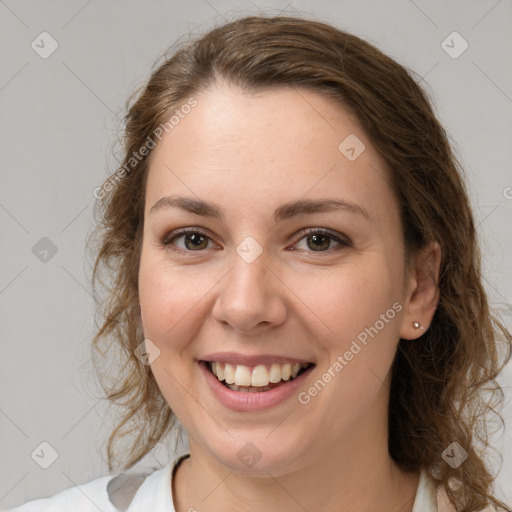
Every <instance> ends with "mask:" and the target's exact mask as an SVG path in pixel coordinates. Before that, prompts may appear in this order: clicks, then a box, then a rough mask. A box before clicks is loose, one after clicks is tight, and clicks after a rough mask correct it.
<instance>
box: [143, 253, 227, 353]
mask: <svg viewBox="0 0 512 512" xmlns="http://www.w3.org/2000/svg"><path fill="white" fill-rule="evenodd" d="M217 280H218V279H217ZM214 283H215V280H214V279H213V278H211V275H210V279H209V276H208V273H205V272H202V273H201V274H199V273H198V271H197V269H194V268H193V267H192V266H191V267H188V268H184V267H180V268H178V267H175V266H173V265H170V264H169V263H168V262H165V261H162V259H160V258H158V257H143V258H141V265H140V271H139V301H140V308H141V318H142V325H143V328H144V335H145V337H147V338H149V339H152V340H154V341H155V343H157V344H158V345H159V346H161V347H162V348H163V349H165V348H170V347H174V348H181V345H183V346H184V345H186V343H187V339H189V338H190V337H191V336H193V331H194V330H195V329H199V328H200V326H201V322H200V321H199V318H200V316H201V315H202V314H204V311H203V308H204V305H205V304H206V297H207V295H208V292H209V290H211V288H212V286H213V285H214Z"/></svg>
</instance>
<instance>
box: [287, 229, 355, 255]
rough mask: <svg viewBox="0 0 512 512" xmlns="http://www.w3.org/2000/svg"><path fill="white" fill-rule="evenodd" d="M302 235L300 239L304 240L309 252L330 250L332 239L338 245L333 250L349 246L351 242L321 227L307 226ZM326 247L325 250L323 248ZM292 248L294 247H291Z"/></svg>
mask: <svg viewBox="0 0 512 512" xmlns="http://www.w3.org/2000/svg"><path fill="white" fill-rule="evenodd" d="M302 234H305V235H306V236H303V237H302V238H301V239H300V240H299V242H300V241H301V240H306V247H307V248H308V249H311V252H331V251H332V249H330V248H329V246H330V245H331V243H332V240H335V241H336V243H337V244H338V247H337V248H335V249H334V250H338V249H339V248H340V246H341V247H351V243H350V242H349V241H348V240H345V239H343V238H340V237H339V236H337V235H336V234H335V233H333V232H332V231H329V230H327V229H321V228H309V229H307V230H306V231H303V232H302ZM324 249H327V250H324ZM293 250H294V249H293Z"/></svg>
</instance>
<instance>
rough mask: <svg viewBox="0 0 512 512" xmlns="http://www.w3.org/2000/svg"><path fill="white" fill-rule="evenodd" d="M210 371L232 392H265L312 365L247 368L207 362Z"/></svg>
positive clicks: (293, 377)
mask: <svg viewBox="0 0 512 512" xmlns="http://www.w3.org/2000/svg"><path fill="white" fill-rule="evenodd" d="M205 364H206V367H207V368H208V370H209V371H210V372H211V373H212V374H213V375H214V376H215V377H216V378H217V380H218V381H219V382H221V383H222V384H224V386H226V387H227V388H229V389H230V390H232V391H239V392H245V393H256V392H265V391H270V390H272V389H275V388H276V387H279V386H282V385H284V384H285V383H286V382H289V381H292V380H294V379H295V378H297V377H298V376H299V375H301V374H302V373H303V372H305V371H306V370H307V369H308V368H309V367H310V366H312V365H313V364H312V363H282V364H279V363H273V364H266V365H265V364H259V365H254V366H247V365H243V364H232V363H227V362H219V361H205Z"/></svg>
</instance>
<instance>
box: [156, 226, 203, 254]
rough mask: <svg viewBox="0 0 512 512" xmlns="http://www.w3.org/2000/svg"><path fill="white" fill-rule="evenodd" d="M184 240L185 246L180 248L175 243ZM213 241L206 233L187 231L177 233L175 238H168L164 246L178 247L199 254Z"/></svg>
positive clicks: (179, 247)
mask: <svg viewBox="0 0 512 512" xmlns="http://www.w3.org/2000/svg"><path fill="white" fill-rule="evenodd" d="M181 238H182V239H183V245H182V246H178V245H177V244H176V243H175V242H176V241H177V240H179V239H181ZM210 241H211V239H210V237H209V236H208V235H206V233H203V232H202V231H197V230H185V231H181V232H179V233H175V234H174V236H172V237H170V238H167V239H166V240H165V241H164V242H163V245H165V246H171V245H173V246H176V247H177V248H178V249H180V250H182V251H188V252H194V251H195V252H198V251H201V250H202V249H206V248H207V247H208V242H210Z"/></svg>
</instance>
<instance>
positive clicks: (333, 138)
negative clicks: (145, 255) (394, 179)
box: [146, 83, 393, 216]
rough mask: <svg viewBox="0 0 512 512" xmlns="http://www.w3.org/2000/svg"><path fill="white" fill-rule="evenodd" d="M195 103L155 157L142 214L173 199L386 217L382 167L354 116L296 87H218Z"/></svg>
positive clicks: (235, 208)
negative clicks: (329, 206)
mask: <svg viewBox="0 0 512 512" xmlns="http://www.w3.org/2000/svg"><path fill="white" fill-rule="evenodd" d="M194 99H195V100H196V101H197V104H196V106H195V107H194V108H192V109H190V110H189V109H187V111H188V112H189V113H187V114H183V115H182V116H180V119H179V122H178V123H176V124H175V125H174V127H173V128H172V129H171V130H170V131H169V133H167V134H165V135H164V136H163V137H162V140H161V142H159V143H158V145H157V147H156V148H155V149H154V150H153V154H152V156H151V165H150V170H149V175H148V181H147V194H146V211H148V210H149V209H150V208H151V206H152V205H153V204H154V202H155V201H157V200H158V199H160V198H161V197H162V196H163V195H166V194H171V193H173V194H174V193H181V194H186V195H188V196H190V195H195V196H197V197H198V198H201V199H205V200H208V199H211V200H214V201H215V202H216V203H219V202H221V203H222V202H224V203H226V209H227V210H229V209H231V211H232V212H233V213H235V212H241V211H244V212H248V213H251V214H254V215H259V214H261V215H264V213H265V211H266V212H267V213H268V215H269V216H270V213H271V212H270V211H269V210H267V207H270V205H272V211H274V208H277V207H278V206H279V205H280V204H281V203H284V202H288V201H291V200H296V199H299V198H304V197H307V198H309V199H315V198H320V197H322V198H324V197H326V195H328V196H330V197H339V198H343V199H345V200H348V201H351V202H356V203H360V204H364V206H365V208H366V209H367V210H370V211H371V210H373V215H376V216H378V215H379V214H382V213H383V212H381V211H379V210H385V209H389V206H390V205H389V202H390V201H393V197H392V195H391V189H390V186H389V184H388V181H389V178H388V173H387V170H386V168H385V162H384V160H383V159H382V158H381V156H380V155H379V154H378V152H377V151H376V149H375V148H374V147H373V146H372V144H371V142H370V140H369V139H368V137H367V136H366V134H365V132H364V131H363V129H362V127H361V125H360V123H359V121H358V120H357V118H356V117H355V116H354V115H353V114H351V113H350V112H349V111H348V110H346V109H344V108H343V107H341V106H340V105H338V104H336V103H334V101H333V100H332V99H330V98H328V97H327V96H325V95H322V94H320V93H317V92H313V91H311V90H307V89H303V88H274V89H270V90H266V91H263V92H258V93H244V92H242V91H240V90H239V89H238V88H236V87H234V86H231V85H229V84H227V83H221V84H217V85H216V86H215V87H212V88H210V89H208V90H207V91H205V92H203V93H201V94H197V95H195V96H194ZM186 101H187V99H185V100H184V101H183V103H185V102H186ZM178 108H179V107H178ZM257 205H260V206H259V207H258V208H257V207H256V206H257Z"/></svg>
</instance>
